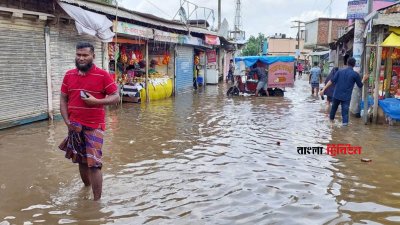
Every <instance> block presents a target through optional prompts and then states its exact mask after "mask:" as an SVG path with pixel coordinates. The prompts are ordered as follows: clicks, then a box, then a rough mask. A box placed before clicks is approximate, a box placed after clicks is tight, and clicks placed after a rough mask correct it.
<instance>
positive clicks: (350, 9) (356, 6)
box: [347, 0, 368, 19]
mask: <svg viewBox="0 0 400 225" xmlns="http://www.w3.org/2000/svg"><path fill="white" fill-rule="evenodd" d="M367 15H368V2H367V0H356V1H349V2H348V5H347V19H363V18H364V17H365V16H367Z"/></svg>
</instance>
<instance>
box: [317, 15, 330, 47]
mask: <svg viewBox="0 0 400 225" xmlns="http://www.w3.org/2000/svg"><path fill="white" fill-rule="evenodd" d="M328 35H329V21H328V20H320V21H319V23H318V39H317V45H327V44H328Z"/></svg>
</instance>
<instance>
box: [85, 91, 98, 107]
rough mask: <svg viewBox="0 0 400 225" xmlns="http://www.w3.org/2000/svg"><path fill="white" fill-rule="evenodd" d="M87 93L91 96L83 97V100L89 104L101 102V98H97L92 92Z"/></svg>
mask: <svg viewBox="0 0 400 225" xmlns="http://www.w3.org/2000/svg"><path fill="white" fill-rule="evenodd" d="M86 94H87V95H88V96H89V97H88V98H82V100H83V101H84V102H85V103H86V104H88V105H98V104H99V99H97V98H95V97H94V96H93V95H91V94H90V93H88V92H86Z"/></svg>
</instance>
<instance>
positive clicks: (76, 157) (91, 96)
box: [59, 42, 119, 200]
mask: <svg viewBox="0 0 400 225" xmlns="http://www.w3.org/2000/svg"><path fill="white" fill-rule="evenodd" d="M94 58H95V54H94V47H93V45H92V44H90V43H88V42H80V43H78V44H77V46H76V58H75V65H76V68H75V69H72V70H69V71H67V72H66V74H65V76H64V80H63V83H62V86H61V97H60V111H61V115H62V117H63V119H64V122H65V124H66V125H67V127H68V137H67V138H66V139H65V140H64V141H63V142H62V143H61V144H60V146H59V148H60V149H61V150H63V151H65V157H66V158H68V159H72V161H73V162H74V163H78V164H79V172H80V176H81V178H82V181H83V183H84V185H85V186H90V185H91V186H92V191H93V198H94V200H99V199H100V198H101V192H102V185H103V175H102V172H101V167H102V146H103V135H104V131H105V110H104V105H111V104H116V103H117V102H119V94H118V88H117V85H116V84H115V83H114V82H113V80H112V79H111V76H110V75H109V74H108V73H107V72H106V71H104V70H102V69H100V68H98V67H96V65H94V64H93V59H94Z"/></svg>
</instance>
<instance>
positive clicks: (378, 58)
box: [373, 28, 383, 123]
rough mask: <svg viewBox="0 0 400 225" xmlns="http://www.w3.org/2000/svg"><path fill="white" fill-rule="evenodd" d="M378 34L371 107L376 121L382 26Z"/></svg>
mask: <svg viewBox="0 0 400 225" xmlns="http://www.w3.org/2000/svg"><path fill="white" fill-rule="evenodd" d="M378 32H379V36H378V40H377V43H376V45H377V49H376V52H377V53H376V68H375V70H376V71H375V88H374V108H373V122H374V123H376V122H377V121H378V107H379V106H378V100H379V76H380V72H381V63H382V47H381V46H380V44H381V43H382V42H383V28H379V31H378Z"/></svg>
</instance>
